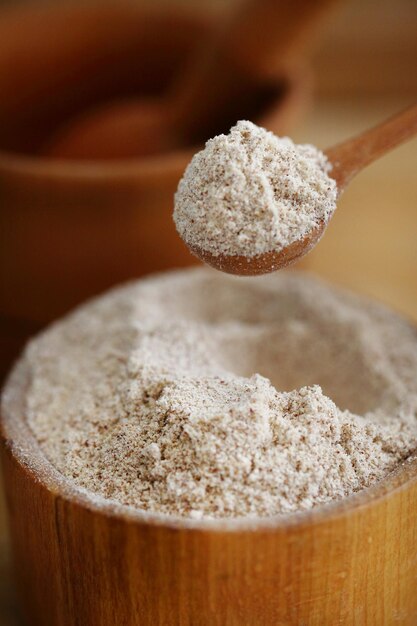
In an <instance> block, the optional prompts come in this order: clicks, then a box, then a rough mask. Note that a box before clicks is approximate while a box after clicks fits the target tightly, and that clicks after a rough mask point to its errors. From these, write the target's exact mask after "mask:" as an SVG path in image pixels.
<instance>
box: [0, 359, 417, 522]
mask: <svg viewBox="0 0 417 626" xmlns="http://www.w3.org/2000/svg"><path fill="white" fill-rule="evenodd" d="M28 383H29V371H28V369H27V367H26V364H25V363H24V362H23V360H22V359H21V360H19V361H18V362H17V364H16V365H15V366H14V368H13V369H12V371H11V373H10V375H9V377H8V378H7V380H6V383H5V385H4V388H3V397H2V410H1V415H0V439H1V443H2V445H3V448H4V452H5V453H9V454H10V455H11V456H12V457H13V459H14V460H15V461H16V462H17V463H18V464H19V466H20V468H21V469H22V470H23V471H25V473H26V474H27V475H28V476H29V478H30V479H31V480H33V481H34V482H36V483H38V484H41V485H42V486H43V487H44V488H45V489H46V490H47V491H49V492H50V494H51V495H52V497H55V498H60V499H62V500H65V501H67V502H69V503H71V504H75V505H77V506H78V507H81V508H83V509H85V510H88V511H90V512H93V513H95V514H98V515H103V516H104V517H107V518H110V519H116V520H118V521H122V522H124V523H128V524H133V525H135V526H136V525H138V526H150V527H159V528H165V529H177V530H184V531H197V532H219V533H222V532H226V533H230V532H231V533H236V532H253V531H261V532H281V533H285V532H286V531H288V529H293V530H300V529H302V528H305V527H311V526H313V525H320V524H323V523H329V522H330V521H336V520H338V519H340V518H341V517H346V516H347V515H350V514H354V513H357V512H359V511H363V510H364V509H367V508H369V507H371V506H373V505H377V504H381V503H383V502H384V501H386V500H388V499H389V498H390V497H392V496H393V495H394V494H398V493H400V492H403V491H405V490H408V489H411V488H412V487H415V488H416V489H417V450H416V451H415V452H414V453H413V454H411V455H410V456H409V457H408V458H407V459H406V460H405V461H403V462H401V463H400V464H399V465H398V466H397V467H396V468H395V469H394V470H393V471H391V472H390V473H389V474H388V475H387V476H386V477H385V478H383V479H382V480H380V481H378V482H376V483H375V484H373V485H371V486H370V487H367V488H365V489H362V490H361V491H359V492H357V493H354V494H353V495H350V496H348V497H346V498H343V499H342V500H337V501H332V502H329V503H326V504H322V505H319V506H317V507H316V508H313V509H310V510H308V511H298V512H294V513H289V514H283V515H275V516H271V517H237V518H213V519H207V518H205V519H199V520H194V519H189V518H184V517H180V516H173V515H167V514H157V513H152V512H149V511H143V510H140V509H138V508H135V507H133V506H128V505H123V504H119V503H117V502H115V501H113V500H110V499H107V498H104V497H102V496H98V495H96V494H94V493H92V492H90V491H88V490H87V489H84V488H81V487H78V486H76V485H74V484H73V483H71V481H70V479H68V478H67V477H65V476H64V475H63V474H61V472H59V470H57V469H56V468H55V467H54V466H53V465H52V463H51V462H50V461H49V460H48V459H47V458H46V456H45V455H44V453H43V452H42V450H41V448H40V446H39V444H38V442H37V441H36V439H35V436H34V434H33V433H32V431H31V429H30V427H29V425H28V423H27V422H26V419H25V417H24V397H25V389H26V387H27V385H28Z"/></svg>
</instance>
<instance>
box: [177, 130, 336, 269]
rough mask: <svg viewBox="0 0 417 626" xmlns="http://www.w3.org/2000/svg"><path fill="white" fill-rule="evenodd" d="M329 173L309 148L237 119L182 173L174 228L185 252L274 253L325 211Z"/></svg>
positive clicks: (332, 194)
mask: <svg viewBox="0 0 417 626" xmlns="http://www.w3.org/2000/svg"><path fill="white" fill-rule="evenodd" d="M330 169H331V166H330V163H329V162H328V161H327V158H326V156H325V155H324V154H323V153H322V152H321V151H320V150H318V149H317V148H315V147H314V146H312V145H296V144H294V143H293V142H292V141H291V139H289V138H288V137H284V138H279V137H277V136H276V135H274V134H273V133H271V132H268V131H267V130H265V129H264V128H260V127H259V126H256V125H255V124H252V122H247V121H240V122H238V123H237V124H236V126H234V127H233V128H232V129H231V130H230V132H229V134H228V135H219V136H217V137H214V139H210V140H209V141H208V142H207V143H206V146H205V148H204V150H202V151H201V152H198V153H197V154H196V155H195V156H194V157H193V159H192V160H191V162H190V164H189V165H188V167H187V169H186V170H185V173H184V176H183V178H182V180H181V181H180V183H179V186H178V190H177V192H176V195H175V210H174V221H175V224H176V227H177V230H178V232H179V234H180V235H181V237H182V238H183V239H184V241H185V242H186V243H187V244H188V245H189V246H190V248H191V249H192V250H195V249H196V248H199V249H200V250H205V251H207V252H209V253H211V254H213V255H215V256H218V255H220V254H223V255H232V256H234V255H243V256H245V257H247V258H251V257H254V256H256V255H259V254H263V253H267V252H271V251H277V252H279V251H280V250H282V249H283V248H285V247H286V246H288V245H290V244H291V243H293V242H294V241H298V240H300V239H303V238H304V237H305V236H306V235H307V234H308V233H309V232H310V231H311V230H312V229H314V228H315V227H317V226H319V225H320V224H321V223H322V222H327V221H328V219H329V217H330V216H331V214H332V213H333V211H334V209H335V207H336V195H337V190H336V183H335V181H334V180H333V179H332V178H330V176H329V175H328V172H329V171H330Z"/></svg>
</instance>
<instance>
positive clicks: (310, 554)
mask: <svg viewBox="0 0 417 626" xmlns="http://www.w3.org/2000/svg"><path fill="white" fill-rule="evenodd" d="M26 385H27V375H26V372H25V370H24V369H23V368H22V366H21V365H20V366H18V367H17V368H16V369H15V370H14V372H13V373H12V376H11V378H10V380H9V383H8V386H7V391H6V395H5V402H4V409H3V415H2V435H3V446H2V451H3V461H4V476H5V485H6V491H7V501H8V506H9V514H10V528H11V534H12V541H13V547H14V555H15V565H16V569H17V575H18V579H19V583H20V592H21V598H22V601H23V604H24V608H25V612H26V615H27V619H28V624H33V625H36V626H74V625H78V624H79V625H80V626H115V625H116V624H117V625H121V624H123V625H124V626H137V625H138V624H140V625H141V626H156V625H159V624H160V625H163V626H171V625H172V626H173V625H175V626H180V625H190V626H191V625H192V626H194V625H195V626H266V625H271V626H336V625H352V626H362V625H365V624H366V625H367V626H393V625H394V624H399V625H402V626H415V624H417V593H416V588H417V587H416V584H417V456H414V457H412V458H410V459H409V460H408V461H406V462H405V463H403V464H402V465H401V466H399V467H398V469H397V470H396V471H394V472H393V473H391V474H390V475H389V476H388V477H387V478H386V479H385V480H384V481H382V482H380V483H379V484H377V485H375V486H373V487H371V488H369V489H367V490H364V491H362V492H360V493H358V494H356V495H354V496H352V497H349V498H346V499H345V500H344V501H342V502H340V503H334V504H329V505H325V506H321V507H320V508H317V509H316V510H314V511H311V512H309V513H300V514H294V515H292V516H291V517H288V518H287V519H285V518H281V519H280V518H270V519H265V520H261V521H257V522H256V521H248V520H246V521H245V520H241V521H228V522H226V521H215V522H206V523H203V522H184V521H182V522H181V521H179V520H175V519H173V518H167V517H165V518H163V517H159V518H156V517H155V516H152V515H150V514H147V513H143V512H140V511H137V510H133V509H131V508H128V507H123V506H120V507H118V508H116V507H114V506H112V505H111V504H110V503H109V502H106V501H104V500H100V499H98V498H97V499H91V498H88V497H87V495H86V494H85V493H83V492H82V491H81V490H79V489H76V488H74V487H73V486H72V485H71V484H70V483H69V482H68V480H66V479H64V478H63V477H62V475H60V474H59V473H58V472H57V471H56V470H54V469H53V468H52V467H51V465H50V464H49V462H48V461H47V460H46V459H45V458H44V456H43V454H42V453H41V451H40V449H39V448H38V446H37V444H36V442H35V440H34V437H33V435H32V433H31V431H30V429H29V428H28V426H27V424H26V422H25V417H24V414H25V405H24V394H25V389H26Z"/></svg>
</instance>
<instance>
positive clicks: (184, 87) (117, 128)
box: [42, 0, 338, 159]
mask: <svg viewBox="0 0 417 626" xmlns="http://www.w3.org/2000/svg"><path fill="white" fill-rule="evenodd" d="M337 1H338V0H279V1H278V0H244V1H243V2H241V3H239V5H238V7H237V10H236V11H233V12H232V14H231V16H230V17H229V18H228V19H226V20H223V21H222V23H221V27H220V29H218V30H217V32H215V33H214V36H212V39H211V41H209V42H205V43H204V46H203V48H202V51H201V54H197V55H196V57H195V58H194V59H192V62H191V63H190V65H189V67H188V68H186V71H185V72H184V74H183V76H181V77H179V79H178V80H177V82H176V83H175V85H174V86H173V89H172V90H171V93H169V94H168V95H167V96H166V97H165V98H164V99H158V98H153V99H151V98H143V99H142V98H137V99H133V100H130V101H126V100H125V101H123V100H119V101H118V102H117V101H116V102H111V103H105V104H104V105H103V104H102V105H101V106H99V107H97V108H96V109H94V110H92V111H91V112H86V113H84V114H82V115H81V116H80V117H78V118H77V119H75V120H72V121H71V122H69V124H68V125H67V126H66V127H64V128H62V129H61V130H60V131H58V133H57V134H56V136H54V137H53V138H52V140H49V142H48V144H47V145H46V146H45V147H44V149H43V151H42V152H43V154H46V155H48V156H54V157H65V158H77V159H80V158H82V159H92V158H100V159H114V158H123V157H134V156H136V157H138V156H147V155H150V154H156V153H160V152H166V151H169V150H173V149H175V148H181V147H183V146H186V145H197V144H199V143H201V142H202V141H204V140H205V139H207V138H208V137H211V136H213V135H215V134H218V133H219V132H223V131H227V129H228V128H229V127H230V126H231V124H232V122H233V120H234V119H236V116H237V111H238V110H239V109H241V103H242V102H243V103H245V107H246V108H247V109H248V110H250V109H251V108H252V109H253V108H254V107H256V103H257V102H259V99H260V98H261V99H262V98H264V99H265V98H266V97H268V94H269V93H270V91H271V89H272V88H274V89H276V88H277V78H276V77H277V76H281V75H282V76H283V77H284V76H285V75H286V72H288V71H290V69H291V67H292V66H293V64H294V63H296V62H297V60H299V59H300V57H302V55H303V53H304V50H305V48H306V47H307V46H308V45H309V44H310V42H311V39H312V36H313V35H314V33H315V32H316V30H317V24H318V22H320V21H321V20H322V19H323V16H325V15H326V14H327V13H328V8H329V7H330V6H331V5H334V4H336V2H337ZM283 89H285V85H283ZM262 94H263V95H262ZM248 115H249V114H248ZM239 117H242V114H241V113H240V114H239Z"/></svg>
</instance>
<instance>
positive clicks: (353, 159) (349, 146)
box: [187, 105, 417, 276]
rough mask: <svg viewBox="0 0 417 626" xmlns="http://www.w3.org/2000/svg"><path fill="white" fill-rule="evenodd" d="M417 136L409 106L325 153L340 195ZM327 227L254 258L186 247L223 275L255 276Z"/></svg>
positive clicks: (414, 109)
mask: <svg viewBox="0 0 417 626" xmlns="http://www.w3.org/2000/svg"><path fill="white" fill-rule="evenodd" d="M415 134H417V105H414V106H411V107H409V108H408V109H406V110H405V111H403V112H401V113H399V114H397V115H395V116H393V117H391V118H389V119H388V120H386V121H385V122H382V123H381V124H378V126H375V127H374V128H371V129H370V130H367V131H365V132H363V133H361V134H360V135H358V136H357V137H354V138H353V139H348V140H347V141H344V142H343V143H340V144H338V145H336V146H334V147H332V148H329V149H327V150H326V151H325V154H326V156H327V158H328V159H329V161H330V163H331V164H332V169H331V171H330V172H329V175H330V176H331V177H332V178H333V179H334V180H335V181H336V183H337V192H338V196H340V195H341V193H342V192H343V191H344V189H345V188H346V186H347V185H348V183H349V182H350V181H351V179H352V178H353V177H354V176H355V175H356V174H358V173H359V172H360V171H361V170H362V169H364V168H365V167H366V166H367V165H369V164H370V163H372V162H373V161H375V160H376V159H378V158H379V157H381V156H383V155H384V154H385V153H387V152H389V151H390V150H392V149H393V148H395V147H396V146H399V145H400V144H401V143H404V142H405V141H407V140H408V139H411V138H412V137H413V136H414V135H415ZM329 219H330V218H329ZM327 224H328V221H327V222H325V221H323V222H321V224H320V225H319V226H317V227H316V228H314V229H313V230H311V231H310V232H309V233H308V234H307V235H306V236H305V237H304V238H303V239H299V240H298V241H294V242H293V243H291V244H290V245H289V246H287V247H286V248H283V249H282V250H279V251H276V252H275V251H271V252H267V253H265V254H260V255H257V256H254V257H245V256H231V255H230V256H229V255H222V254H220V255H218V256H215V255H213V254H211V253H210V252H208V251H207V250H203V249H202V248H200V247H196V246H192V245H190V244H189V243H188V242H187V245H188V246H189V248H190V250H191V251H192V252H193V253H194V254H195V255H196V256H198V257H199V258H200V259H201V260H202V261H204V262H205V263H207V264H208V265H211V266H212V267H214V268H216V269H218V270H221V271H222V272H227V273H229V274H238V275H241V276H255V275H257V274H267V273H268V272H275V271H276V270H279V269H281V268H283V267H286V266H288V265H290V264H291V263H294V261H297V259H299V258H300V257H302V256H304V255H305V254H307V252H309V250H311V248H313V247H314V246H315V245H316V244H317V243H318V241H319V240H320V238H321V237H322V235H323V233H324V231H325V229H326V227H327Z"/></svg>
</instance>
